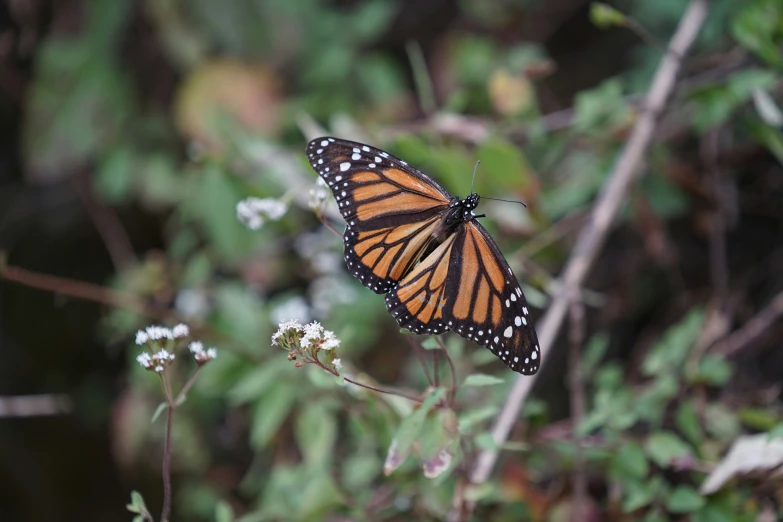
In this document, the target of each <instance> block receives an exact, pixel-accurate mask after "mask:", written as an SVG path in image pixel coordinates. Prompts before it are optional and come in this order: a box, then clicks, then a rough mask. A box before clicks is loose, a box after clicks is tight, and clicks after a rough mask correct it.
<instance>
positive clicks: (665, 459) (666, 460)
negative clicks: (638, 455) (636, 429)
mask: <svg viewBox="0 0 783 522" xmlns="http://www.w3.org/2000/svg"><path fill="white" fill-rule="evenodd" d="M645 450H646V451H647V455H649V457H650V459H652V460H653V462H655V463H656V464H657V465H658V466H660V467H662V468H666V467H669V465H670V464H671V463H672V461H673V460H675V459H681V458H683V457H686V456H688V455H691V448H690V446H689V445H688V444H687V443H686V442H685V441H683V440H682V439H681V438H680V437H678V436H677V435H675V434H674V433H672V432H668V431H658V432H655V433H653V434H652V435H650V437H649V438H648V439H647V443H646V444H645Z"/></svg>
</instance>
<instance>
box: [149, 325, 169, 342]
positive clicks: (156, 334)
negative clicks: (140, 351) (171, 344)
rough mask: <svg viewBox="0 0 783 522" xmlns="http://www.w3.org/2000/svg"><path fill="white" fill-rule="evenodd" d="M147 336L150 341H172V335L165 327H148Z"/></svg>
mask: <svg viewBox="0 0 783 522" xmlns="http://www.w3.org/2000/svg"><path fill="white" fill-rule="evenodd" d="M147 336H148V337H149V339H150V340H151V341H158V340H160V339H174V334H172V333H171V330H169V329H168V328H166V327H165V326H148V327H147Z"/></svg>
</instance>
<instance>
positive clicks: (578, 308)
mask: <svg viewBox="0 0 783 522" xmlns="http://www.w3.org/2000/svg"><path fill="white" fill-rule="evenodd" d="M576 290H577V289H576V288H575V289H574V295H573V297H572V299H573V300H572V301H571V310H570V312H571V314H570V316H571V317H570V319H571V325H570V326H571V328H570V332H569V333H570V335H569V341H570V342H569V345H570V346H569V350H568V370H569V381H570V385H571V386H570V390H569V392H570V393H569V398H570V403H571V423H572V424H573V428H572V429H573V437H574V445H575V448H574V450H575V452H574V470H573V477H572V480H573V487H574V495H573V509H572V511H571V520H573V521H574V522H579V521H580V520H582V519H583V518H584V509H585V499H586V498H587V477H586V476H585V459H584V450H583V448H582V438H581V437H580V436H579V434H578V429H577V428H578V427H579V425H580V424H581V423H582V419H583V418H584V415H585V396H584V394H585V390H584V381H583V377H582V358H581V355H582V344H583V343H584V337H585V308H584V305H583V304H582V303H581V302H580V301H579V299H578V294H577V292H576Z"/></svg>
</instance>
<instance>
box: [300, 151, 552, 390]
mask: <svg viewBox="0 0 783 522" xmlns="http://www.w3.org/2000/svg"><path fill="white" fill-rule="evenodd" d="M307 155H308V159H309V161H310V164H311V165H312V166H313V168H314V169H315V171H316V172H318V174H319V175H320V176H321V177H322V178H323V179H324V181H325V182H326V184H327V185H328V186H329V187H330V188H331V189H332V192H333V193H334V196H335V199H336V200H337V204H338V206H339V208H340V213H341V214H342V216H343V218H344V219H345V221H346V223H347V226H346V229H345V236H344V240H345V262H346V264H347V265H348V268H349V270H350V271H351V272H352V273H353V275H354V276H356V277H357V278H358V279H359V280H360V281H361V282H362V284H363V285H364V286H366V287H367V288H369V289H371V290H373V291H374V292H376V293H379V294H380V293H387V296H386V307H387V309H388V310H389V313H391V314H392V316H393V317H394V318H395V319H396V320H397V322H398V323H399V324H400V326H402V327H404V328H406V329H408V330H411V331H412V332H415V333H419V334H441V333H444V332H447V331H449V330H454V331H456V332H457V333H458V334H460V335H461V336H463V337H466V338H467V339H470V340H472V341H475V342H476V343H478V344H481V345H483V346H485V347H487V348H489V349H490V350H491V351H492V353H494V354H495V355H496V356H497V357H498V358H500V360H502V361H503V362H504V363H506V365H508V366H509V367H510V368H511V369H512V370H514V371H517V372H520V373H523V374H526V375H530V374H533V373H535V372H536V371H537V370H538V367H539V364H540V359H541V354H540V349H539V346H538V339H537V337H536V332H535V329H534V328H533V324H532V318H531V316H530V312H529V310H528V306H527V302H526V301H525V297H524V295H523V294H522V290H521V289H520V288H519V283H518V282H517V280H516V278H515V277H514V274H513V273H512V272H511V268H509V266H508V263H507V262H506V260H505V259H504V258H503V255H502V254H501V252H500V249H498V247H497V245H496V244H495V242H494V241H493V240H492V238H491V237H490V236H489V234H488V233H487V231H486V230H484V228H483V227H482V226H481V225H480V224H479V222H478V221H476V219H475V218H473V217H472V213H471V212H470V210H472V209H473V208H475V204H476V203H477V202H478V197H476V199H475V200H474V201H473V203H472V204H470V203H469V199H470V198H468V199H466V200H463V201H459V202H458V201H457V200H456V199H455V200H452V197H451V195H450V194H449V193H448V192H447V191H446V190H445V189H444V188H443V187H441V186H440V185H438V184H437V183H436V182H435V181H434V180H433V179H431V178H430V177H429V176H427V175H426V174H424V173H422V172H420V171H419V170H417V169H415V168H413V167H411V166H410V165H408V164H407V163H405V162H404V161H402V160H400V159H398V158H395V157H394V156H392V155H391V154H389V153H387V152H384V151H382V150H380V149H376V148H374V147H370V146H369V145H364V144H361V143H356V142H352V141H347V140H340V139H337V138H328V137H327V138H318V139H316V140H313V141H311V142H310V144H309V145H308V146H307ZM474 196H475V195H474ZM450 203H452V204H453V208H454V209H456V210H458V211H460V212H462V211H464V216H463V217H462V218H461V221H459V222H458V223H455V222H454V221H450V224H449V225H448V227H447V228H444V227H445V222H444V218H445V217H446V215H447V214H448V213H449V212H450V209H451V208H452V207H450ZM468 205H471V206H468ZM451 215H452V216H454V214H451ZM457 215H460V214H457ZM458 219H460V218H458ZM444 230H445V231H447V232H449V233H444ZM435 237H437V238H438V239H437V241H439V242H440V244H437V243H433V241H435ZM425 252H427V254H426V255H424V254H425Z"/></svg>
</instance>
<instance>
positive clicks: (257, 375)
mask: <svg viewBox="0 0 783 522" xmlns="http://www.w3.org/2000/svg"><path fill="white" fill-rule="evenodd" d="M281 351H282V350H281ZM282 355H285V353H284V352H283V353H282ZM290 365H291V361H288V360H287V359H286V358H285V357H282V356H280V357H275V358H273V359H271V360H268V361H266V362H264V364H259V365H258V366H254V367H253V368H251V369H250V370H249V371H247V372H245V373H244V375H242V376H241V377H239V378H238V379H236V381H235V382H234V384H233V386H231V388H229V389H228V391H227V392H226V398H227V399H228V402H229V404H231V405H232V406H238V405H241V404H247V403H248V402H253V401H256V400H258V399H259V398H261V396H262V395H264V393H266V391H267V390H268V389H269V388H270V387H271V386H272V385H273V384H274V383H275V381H276V380H277V378H279V376H280V375H281V374H282V372H283V371H285V370H286V369H287V368H288V367H289V366H290Z"/></svg>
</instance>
